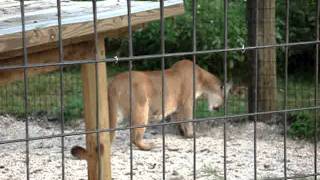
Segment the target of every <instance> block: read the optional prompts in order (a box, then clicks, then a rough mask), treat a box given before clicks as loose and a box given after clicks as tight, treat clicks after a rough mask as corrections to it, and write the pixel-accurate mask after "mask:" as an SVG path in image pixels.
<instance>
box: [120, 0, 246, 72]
mask: <svg viewBox="0 0 320 180" xmlns="http://www.w3.org/2000/svg"><path fill="white" fill-rule="evenodd" d="M223 15H224V12H223V1H221V0H202V1H198V4H197V25H196V29H197V31H196V36H197V42H196V45H197V49H198V50H212V49H223V47H224V40H223V39H224V20H223ZM192 20H193V19H192V1H191V0H186V1H185V13H184V14H183V15H180V16H177V17H171V18H166V19H165V49H166V52H167V53H176V52H188V51H192V47H193V46H192V34H193V25H192ZM228 21H229V22H228V46H229V47H241V46H242V45H243V44H245V43H246V33H247V31H246V21H245V2H244V1H237V2H235V1H230V2H229V10H228ZM133 35H134V36H133V43H134V44H133V47H134V54H135V55H146V54H159V53H160V52H161V51H160V50H161V48H160V47H161V46H160V43H161V42H160V23H159V21H157V22H152V23H149V24H148V25H147V27H145V28H144V29H143V30H138V31H136V32H135V33H134V34H133ZM118 43H119V42H118ZM118 45H119V44H118ZM120 46H121V48H120V52H118V55H119V56H127V55H128V51H127V49H128V44H127V41H125V40H124V42H121V43H120ZM181 58H191V57H190V56H184V57H179V59H181ZM167 59H170V63H169V62H168V63H167V64H166V65H167V66H169V65H170V64H172V63H174V62H175V61H176V60H177V59H176V58H167ZM228 61H229V68H230V69H232V68H233V67H234V66H235V65H236V64H237V63H239V62H243V61H244V56H243V55H242V53H241V52H237V53H232V54H230V56H229V58H228ZM222 62H223V53H211V54H206V55H203V56H201V57H199V58H198V63H199V64H200V65H201V66H202V67H204V68H207V69H209V70H210V71H213V72H221V69H222ZM136 65H137V66H138V67H139V66H140V67H142V68H141V69H148V70H152V69H159V67H161V66H160V61H144V62H141V63H137V64H136Z"/></svg>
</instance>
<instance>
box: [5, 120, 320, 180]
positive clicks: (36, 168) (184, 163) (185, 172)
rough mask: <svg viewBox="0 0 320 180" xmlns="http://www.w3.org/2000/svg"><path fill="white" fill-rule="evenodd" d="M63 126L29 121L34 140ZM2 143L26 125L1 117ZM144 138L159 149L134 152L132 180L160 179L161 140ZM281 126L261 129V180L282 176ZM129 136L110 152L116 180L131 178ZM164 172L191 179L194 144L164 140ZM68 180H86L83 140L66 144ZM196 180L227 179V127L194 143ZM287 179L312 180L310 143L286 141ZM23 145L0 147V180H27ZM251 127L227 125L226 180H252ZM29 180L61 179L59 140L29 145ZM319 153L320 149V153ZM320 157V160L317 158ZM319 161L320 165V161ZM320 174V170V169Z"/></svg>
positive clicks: (155, 134) (120, 136)
mask: <svg viewBox="0 0 320 180" xmlns="http://www.w3.org/2000/svg"><path fill="white" fill-rule="evenodd" d="M59 127H60V126H59V124H57V123H51V122H47V121H46V120H43V119H42V120H41V119H36V120H30V123H29V132H30V136H31V137H36V136H43V135H45V136H48V135H52V134H59V133H60V128H59ZM0 128H1V131H0V141H3V140H9V139H19V138H24V135H25V122H23V121H17V120H16V119H14V118H12V117H9V116H0ZM81 129H83V124H80V125H73V126H67V127H66V130H65V132H66V133H69V132H74V131H79V130H81ZM147 132H148V133H147V134H146V138H147V139H148V140H149V141H152V142H154V143H155V144H156V147H155V148H154V149H153V150H152V151H149V152H145V151H140V150H137V149H136V148H135V147H133V173H134V179H139V180H141V179H145V180H149V179H161V178H162V171H163V168H162V136H161V134H160V133H159V132H160V131H159V130H157V129H148V130H147ZM281 132H282V131H281V128H279V127H278V126H277V125H267V124H264V123H258V124H257V173H258V178H259V179H269V178H271V179H272V178H275V177H282V176H283V136H282V135H281ZM128 137H129V132H128V131H121V132H118V133H117V136H116V141H115V143H114V144H113V146H112V172H113V177H114V179H121V180H122V179H128V178H129V175H130V158H129V154H130V148H129V141H128V139H129V138H128ZM165 140H166V144H165V147H166V156H165V169H166V177H167V179H171V180H187V179H193V155H194V153H193V139H184V138H182V137H181V136H179V135H174V134H167V135H166V139H165ZM64 143H65V148H64V153H65V162H64V163H65V177H66V179H70V180H71V179H72V180H74V179H86V163H85V162H84V161H79V160H74V158H72V157H71V155H70V148H71V147H72V146H74V145H84V136H77V137H66V138H65V141H64ZM196 143H197V144H196V160H197V161H196V169H197V174H196V176H197V179H201V180H205V179H208V180H213V179H218V180H219V179H223V176H224V174H223V172H224V168H223V167H224V158H223V151H224V148H223V127H222V126H219V125H218V126H215V127H212V128H210V129H209V128H208V129H206V130H203V129H202V130H201V133H200V131H198V134H197V140H196ZM287 146H288V148H287V157H288V161H287V164H288V176H294V175H301V174H312V173H313V170H314V146H313V144H311V143H309V142H306V141H298V140H292V139H288V141H287ZM25 147H26V143H25V142H20V143H13V144H4V145H0V180H9V179H10V180H11V179H17V180H20V179H24V178H25V176H26V165H25V160H26V155H25ZM253 147H254V145H253V123H249V122H247V123H241V124H240V123H239V124H228V125H227V149H226V150H227V159H226V162H227V176H228V179H234V180H238V179H243V180H248V179H253V174H254V163H253V159H254V150H253ZM29 152H30V156H29V158H30V179H36V180H37V179H39V180H43V179H52V180H54V179H61V171H62V170H61V169H62V167H61V157H62V155H61V138H52V139H46V140H37V141H31V142H30V146H29ZM318 152H320V149H319V148H318ZM319 156H320V154H318V157H319ZM318 161H319V160H318ZM318 169H319V168H318Z"/></svg>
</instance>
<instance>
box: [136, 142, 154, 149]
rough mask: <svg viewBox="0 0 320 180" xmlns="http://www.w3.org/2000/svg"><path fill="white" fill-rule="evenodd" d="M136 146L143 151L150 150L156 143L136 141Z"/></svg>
mask: <svg viewBox="0 0 320 180" xmlns="http://www.w3.org/2000/svg"><path fill="white" fill-rule="evenodd" d="M136 146H137V147H138V148H139V149H140V150H143V151H150V150H151V149H152V148H153V147H154V146H155V144H154V143H152V142H150V143H146V142H140V143H136Z"/></svg>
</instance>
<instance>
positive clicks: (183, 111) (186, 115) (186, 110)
mask: <svg viewBox="0 0 320 180" xmlns="http://www.w3.org/2000/svg"><path fill="white" fill-rule="evenodd" d="M173 118H174V119H173V120H174V121H177V122H183V121H188V120H191V119H192V106H190V107H189V106H183V107H180V108H179V109H178V111H177V112H176V114H175V116H174V117H173ZM179 127H180V129H181V131H182V134H183V136H184V137H186V138H192V137H193V126H192V122H187V123H181V124H179Z"/></svg>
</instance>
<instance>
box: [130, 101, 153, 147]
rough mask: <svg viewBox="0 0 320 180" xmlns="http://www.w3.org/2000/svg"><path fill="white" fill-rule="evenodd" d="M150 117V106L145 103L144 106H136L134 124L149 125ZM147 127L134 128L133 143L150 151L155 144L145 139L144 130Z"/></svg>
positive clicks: (133, 117)
mask: <svg viewBox="0 0 320 180" xmlns="http://www.w3.org/2000/svg"><path fill="white" fill-rule="evenodd" d="M148 118H149V106H148V104H147V103H146V104H144V105H143V106H136V107H135V108H134V111H133V116H132V121H133V122H132V125H133V126H141V125H147V124H148ZM145 130H146V128H134V129H133V143H134V144H135V145H136V146H137V147H138V148H139V149H141V150H145V151H148V150H150V149H152V147H153V146H154V145H153V143H146V142H145V141H144V137H143V136H144V132H145Z"/></svg>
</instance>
